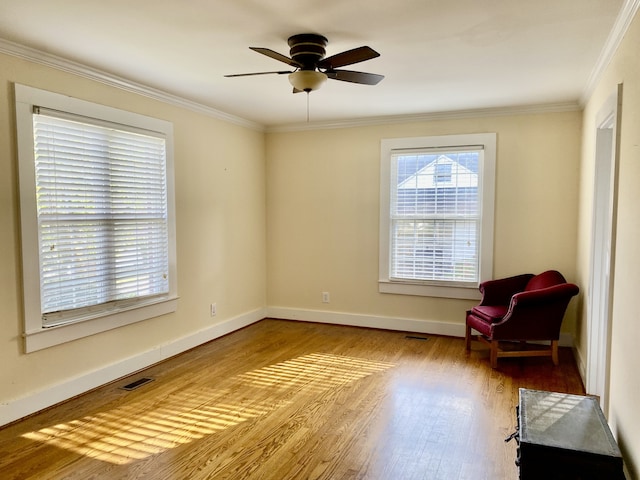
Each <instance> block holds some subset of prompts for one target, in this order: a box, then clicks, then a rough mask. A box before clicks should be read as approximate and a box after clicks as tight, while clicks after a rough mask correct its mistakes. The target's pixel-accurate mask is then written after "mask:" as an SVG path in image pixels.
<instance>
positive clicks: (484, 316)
mask: <svg viewBox="0 0 640 480" xmlns="http://www.w3.org/2000/svg"><path fill="white" fill-rule="evenodd" d="M507 310H509V308H508V307H506V306H503V305H497V306H496V305H479V306H475V307H473V308H472V309H471V313H472V314H473V315H475V316H476V317H478V318H480V319H481V320H484V321H485V322H487V323H496V322H499V321H500V320H502V318H503V317H504V316H505V315H506V314H507Z"/></svg>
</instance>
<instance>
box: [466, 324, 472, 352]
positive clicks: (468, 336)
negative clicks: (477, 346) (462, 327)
mask: <svg viewBox="0 0 640 480" xmlns="http://www.w3.org/2000/svg"><path fill="white" fill-rule="evenodd" d="M466 328H467V329H466V332H465V335H464V346H465V349H466V350H467V352H468V351H470V350H471V327H470V326H469V325H467V327H466Z"/></svg>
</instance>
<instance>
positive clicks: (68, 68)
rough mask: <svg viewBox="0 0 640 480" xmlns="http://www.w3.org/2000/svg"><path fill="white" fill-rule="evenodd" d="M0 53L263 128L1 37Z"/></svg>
mask: <svg viewBox="0 0 640 480" xmlns="http://www.w3.org/2000/svg"><path fill="white" fill-rule="evenodd" d="M0 53H5V54H7V55H11V56H14V57H18V58H21V59H24V60H28V61H30V62H33V63H37V64H40V65H44V66H46V67H50V68H55V69H57V70H61V71H63V72H67V73H71V74H74V75H77V76H79V77H83V78H87V79H89V80H93V81H96V82H100V83H102V84H104V85H108V86H110V87H115V88H119V89H121V90H126V91H128V92H131V93H135V94H138V95H142V96H144V97H148V98H151V99H153V100H159V101H161V102H164V103H167V104H169V105H173V106H176V107H181V108H184V109H187V110H191V111H193V112H196V113H200V114H203V115H206V116H209V117H213V118H216V119H218V120H223V121H225V122H229V123H233V124H235V125H239V126H241V127H246V128H250V129H253V130H258V131H261V132H263V131H264V126H263V125H261V124H259V123H256V122H252V121H250V120H246V119H244V118H240V117H237V116H235V115H231V114H228V113H225V112H222V111H220V110H216V109H215V108H212V107H208V106H206V105H202V104H201V103H198V102H194V101H192V100H188V99H186V98H182V97H179V96H177V95H173V94H171V93H167V92H163V91H162V90H158V89H155V88H151V87H148V86H146V85H142V84H140V83H136V82H133V81H131V80H127V79H126V78H122V77H118V76H116V75H112V74H110V73H107V72H104V71H102V70H98V69H96V68H92V67H88V66H86V65H82V64H80V63H78V62H74V61H72V60H67V59H65V58H62V57H59V56H57V55H53V54H50V53H46V52H42V51H40V50H37V49H35V48H31V47H27V46H25V45H20V44H18V43H15V42H11V41H9V40H5V39H3V38H0Z"/></svg>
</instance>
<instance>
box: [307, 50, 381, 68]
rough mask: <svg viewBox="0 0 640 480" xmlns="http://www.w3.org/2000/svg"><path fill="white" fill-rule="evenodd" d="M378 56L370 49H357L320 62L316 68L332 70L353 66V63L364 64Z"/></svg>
mask: <svg viewBox="0 0 640 480" xmlns="http://www.w3.org/2000/svg"><path fill="white" fill-rule="evenodd" d="M379 56H380V54H379V53H378V52H376V51H375V50H374V49H373V48H371V47H358V48H354V49H352V50H347V51H346V52H342V53H337V54H335V55H332V56H331V57H327V58H325V59H324V60H320V61H319V62H318V67H320V68H326V69H328V70H333V69H334V68H338V67H344V66H345V65H353V64H354V63H358V62H364V61H365V60H371V59H372V58H376V57H379Z"/></svg>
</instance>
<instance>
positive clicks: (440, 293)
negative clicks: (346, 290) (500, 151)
mask: <svg viewBox="0 0 640 480" xmlns="http://www.w3.org/2000/svg"><path fill="white" fill-rule="evenodd" d="M496 141H497V135H496V134H495V133H475V134H460V135H439V136H424V137H407V138H389V139H382V140H381V144H380V249H379V279H378V291H379V292H380V293H392V294H400V295H418V296H429V297H443V298H460V299H472V300H477V299H479V298H480V292H479V291H478V288H477V285H475V286H473V287H470V286H461V285H456V284H454V283H453V282H452V283H451V284H449V285H447V284H444V285H443V284H440V285H435V284H432V283H427V282H420V281H410V280H397V279H393V280H392V279H391V278H390V276H389V271H390V261H391V258H390V253H391V252H390V248H391V215H390V207H391V173H392V172H391V155H392V153H393V152H394V151H397V150H415V149H421V148H430V149H431V148H448V147H450V148H453V149H455V148H457V147H461V146H468V145H482V146H483V147H484V155H483V161H482V162H481V163H480V165H479V171H478V175H479V176H480V184H481V185H482V187H481V188H482V191H481V199H480V200H481V210H480V225H481V232H480V238H479V242H480V246H479V253H480V263H479V269H480V271H479V278H480V281H484V280H488V279H490V278H492V276H493V234H494V205H495V163H496Z"/></svg>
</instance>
